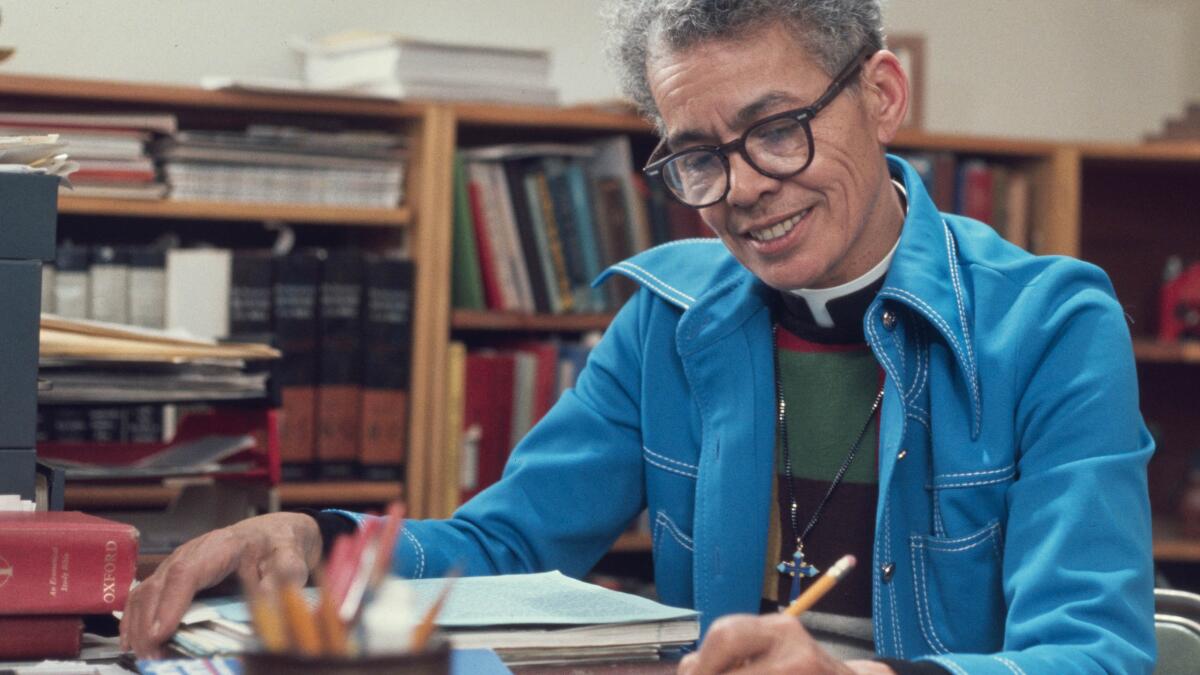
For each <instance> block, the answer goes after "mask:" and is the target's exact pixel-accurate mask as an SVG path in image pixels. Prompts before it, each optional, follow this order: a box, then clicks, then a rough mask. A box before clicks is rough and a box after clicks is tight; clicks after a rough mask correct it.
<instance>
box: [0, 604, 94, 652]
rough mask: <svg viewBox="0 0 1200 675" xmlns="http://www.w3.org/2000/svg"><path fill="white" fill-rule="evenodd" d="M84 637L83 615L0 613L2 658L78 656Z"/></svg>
mask: <svg viewBox="0 0 1200 675" xmlns="http://www.w3.org/2000/svg"><path fill="white" fill-rule="evenodd" d="M82 639H83V619H82V618H81V617H79V616H75V615H71V614H64V615H61V616H59V615H55V614H42V615H34V616H0V661H25V660H29V661H33V660H41V659H74V658H78V657H79V647H80V641H81V640H82Z"/></svg>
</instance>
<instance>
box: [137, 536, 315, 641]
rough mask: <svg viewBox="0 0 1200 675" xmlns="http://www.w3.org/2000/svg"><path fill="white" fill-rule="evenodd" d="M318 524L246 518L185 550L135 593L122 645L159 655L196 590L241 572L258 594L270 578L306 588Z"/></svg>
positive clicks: (144, 582) (182, 549)
mask: <svg viewBox="0 0 1200 675" xmlns="http://www.w3.org/2000/svg"><path fill="white" fill-rule="evenodd" d="M320 555H321V535H320V529H319V528H318V527H317V524H316V521H315V520H313V519H312V518H311V517H309V516H305V515H303V514H295V513H275V514H269V515H265V516H258V517H256V518H249V519H247V520H243V521H241V522H239V523H237V524H235V525H232V526H230V527H226V528H222V529H220V530H215V531H213V532H210V533H208V534H205V535H202V536H200V537H197V538H195V539H193V540H191V541H189V542H187V543H186V544H184V545H183V546H180V547H179V548H178V549H177V550H176V551H175V552H174V553H172V554H171V555H170V557H168V558H167V559H166V560H165V561H163V563H162V564H161V565H159V567H158V569H157V570H156V571H155V572H154V574H152V575H151V576H150V577H149V578H148V579H146V580H145V581H143V582H142V583H141V584H140V585H139V586H138V587H137V589H135V590H134V592H133V593H131V594H130V597H129V601H128V603H127V604H126V608H125V614H124V618H123V620H122V621H121V645H122V647H123V648H124V649H131V650H133V651H134V652H136V653H137V654H138V655H139V656H142V655H154V654H156V653H157V652H158V651H159V647H160V646H161V645H162V644H163V643H164V642H166V641H167V640H168V639H170V637H171V634H172V633H174V632H175V628H176V627H177V626H178V625H179V620H180V619H181V618H182V617H183V615H184V613H185V612H186V611H187V609H188V607H189V606H190V605H191V603H192V599H193V597H195V595H196V592H197V591H199V590H201V589H204V588H208V587H209V586H212V585H214V584H216V583H218V582H220V581H221V580H223V579H224V578H225V577H227V576H229V575H230V574H231V573H232V572H233V571H234V570H237V571H238V572H239V573H240V574H241V576H242V579H243V583H244V584H245V585H246V586H247V590H248V591H253V590H255V588H257V586H258V585H260V584H261V583H262V582H263V581H264V580H265V579H273V580H275V581H276V582H288V583H293V584H303V583H304V582H305V581H306V580H307V579H308V573H309V569H310V567H311V566H312V565H315V564H316V562H318V561H319V560H320Z"/></svg>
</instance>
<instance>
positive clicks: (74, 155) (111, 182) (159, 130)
mask: <svg viewBox="0 0 1200 675" xmlns="http://www.w3.org/2000/svg"><path fill="white" fill-rule="evenodd" d="M175 128H176V121H175V116H174V115H171V114H167V113H150V114H125V113H116V114H109V113H100V114H91V113H39V112H4V113H0V135H24V136H26V137H32V138H38V137H47V138H48V137H55V138H57V142H58V143H60V144H62V146H64V147H65V151H66V152H67V153H69V154H70V157H71V162H72V164H74V165H75V166H73V167H72V168H71V186H72V187H73V189H74V192H73V193H71V194H74V195H76V196H83V197H106V198H116V199H161V198H162V197H163V196H164V195H165V194H166V192H167V186H166V184H165V183H163V182H162V181H161V180H159V178H158V172H157V170H156V169H155V166H154V161H153V160H152V159H151V158H150V155H149V154H148V152H147V149H146V145H147V143H148V142H149V140H150V139H151V137H152V136H153V135H155V134H160V135H161V134H168V135H169V134H172V133H174V132H175Z"/></svg>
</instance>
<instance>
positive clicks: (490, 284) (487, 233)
mask: <svg viewBox="0 0 1200 675" xmlns="http://www.w3.org/2000/svg"><path fill="white" fill-rule="evenodd" d="M469 170H470V169H469V167H468V171H469ZM467 194H468V195H469V196H470V200H471V216H472V219H473V221H474V224H475V247H476V250H477V251H478V252H479V273H480V277H482V278H483V294H484V297H485V298H486V299H487V306H488V309H501V310H503V309H508V307H507V306H506V305H505V302H504V292H503V289H502V288H501V287H500V269H499V266H500V262H499V261H500V258H499V255H498V254H497V252H496V246H495V242H494V241H493V240H492V232H491V228H492V227H494V225H492V224H491V223H489V222H488V220H487V210H486V209H485V208H484V205H483V200H484V199H485V198H486V197H485V193H484V187H483V186H482V185H481V184H480V183H479V182H477V181H474V180H470V181H468V182H467Z"/></svg>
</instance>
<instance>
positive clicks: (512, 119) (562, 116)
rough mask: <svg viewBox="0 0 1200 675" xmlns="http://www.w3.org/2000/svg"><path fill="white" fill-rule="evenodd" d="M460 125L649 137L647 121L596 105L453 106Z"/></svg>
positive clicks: (466, 104)
mask: <svg viewBox="0 0 1200 675" xmlns="http://www.w3.org/2000/svg"><path fill="white" fill-rule="evenodd" d="M450 105H451V108H452V109H453V111H454V115H455V118H456V119H457V121H458V122H459V123H460V124H465V125H468V126H471V125H474V126H488V127H522V128H523V127H533V128H546V127H557V128H570V129H594V130H597V131H611V132H625V133H635V134H637V133H641V134H648V133H650V132H651V131H653V129H652V128H651V126H650V123H649V122H647V121H646V120H644V119H642V118H641V117H638V116H637V115H634V114H631V113H623V112H616V111H612V110H606V109H604V108H597V107H594V106H572V107H554V106H532V105H503V104H494V103H453V104H450Z"/></svg>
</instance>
